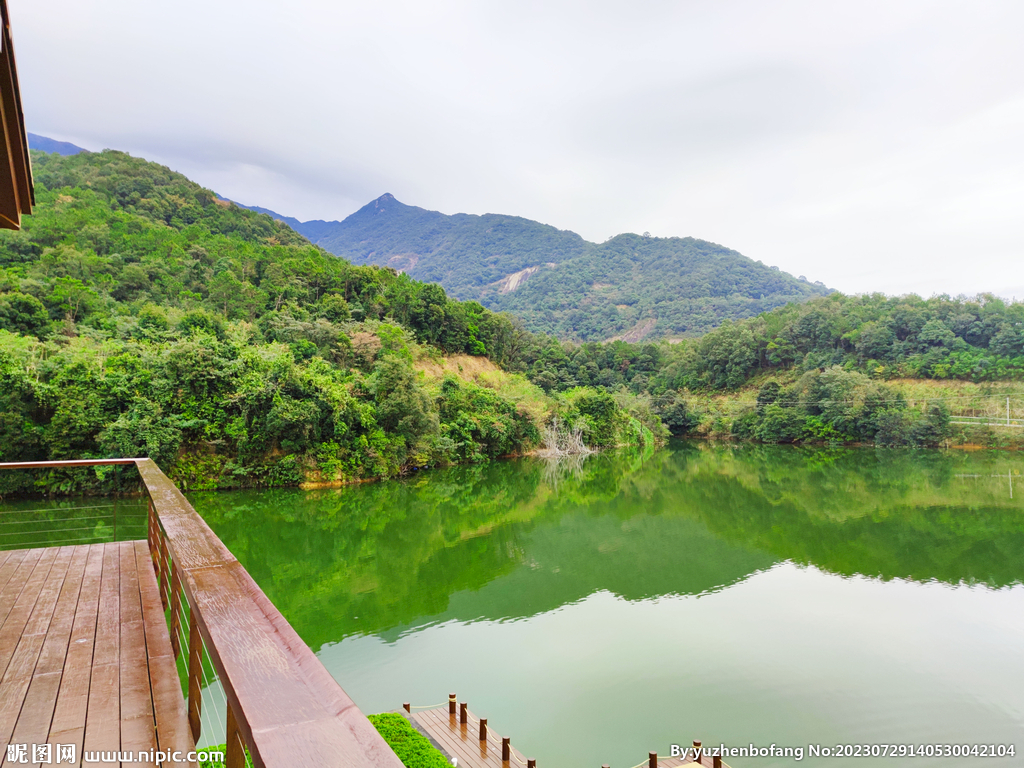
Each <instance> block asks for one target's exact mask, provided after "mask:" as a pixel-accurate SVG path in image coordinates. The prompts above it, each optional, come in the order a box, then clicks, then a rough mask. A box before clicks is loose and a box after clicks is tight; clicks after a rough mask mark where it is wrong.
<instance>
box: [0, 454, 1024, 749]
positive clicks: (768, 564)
mask: <svg viewBox="0 0 1024 768" xmlns="http://www.w3.org/2000/svg"><path fill="white" fill-rule="evenodd" d="M1022 470H1024V456H1021V455H1019V454H1016V453H1009V452H975V453H967V452H959V451H954V452H939V451H910V450H901V451H877V450H873V449H815V448H793V447H781V446H780V447H766V446H738V447H737V446H732V447H730V446H716V445H709V444H703V443H701V444H692V443H673V444H671V445H670V446H669V447H667V448H665V449H662V450H658V451H648V452H646V453H631V452H619V453H605V454H599V455H594V456H591V457H589V458H588V459H587V460H586V461H584V462H582V463H575V464H573V463H568V464H566V463H563V464H550V463H547V462H545V461H542V460H539V459H521V460H516V461H504V462H496V463H492V464H487V465H482V466H468V467H456V468H453V469H447V470H431V471H428V472H423V473H420V474H416V475H413V476H412V477H409V478H407V479H404V480H400V481H391V482H382V483H369V484H363V485H357V486H350V487H346V488H341V489H331V490H318V491H302V490H298V489H285V490H269V491H238V492H221V493H193V494H189V497H190V499H191V501H192V503H193V504H194V505H195V507H196V509H197V510H198V511H199V512H200V513H201V514H202V515H203V516H204V517H205V518H206V520H207V521H208V522H209V523H210V525H211V526H212V527H213V529H214V530H215V531H216V532H217V534H218V535H219V536H220V537H221V538H222V539H223V540H224V542H225V543H226V544H227V546H228V547H229V548H230V549H231V551H232V552H234V553H235V555H236V556H237V557H238V558H239V560H241V562H242V563H243V564H244V565H245V567H246V568H247V569H248V570H249V572H250V573H251V574H252V575H253V577H254V578H255V579H256V581H257V582H258V583H259V584H260V586H262V588H263V589H264V590H265V591H266V593H267V594H268V595H269V597H270V598H271V599H272V600H273V601H274V603H275V604H276V605H277V606H278V607H279V608H280V609H281V611H282V612H283V613H284V615H285V616H286V617H287V618H288V620H289V621H290V622H291V623H292V624H293V626H294V627H295V628H296V630H297V631H298V632H299V634H300V635H301V636H302V637H303V639H304V640H305V641H306V642H307V643H309V645H310V646H311V647H312V648H313V649H314V650H315V651H316V652H317V653H318V655H319V657H320V659H321V660H322V661H323V663H324V664H325V665H326V666H327V668H328V670H330V672H331V673H332V674H333V675H334V676H335V677H336V678H337V680H338V681H339V682H340V683H341V685H342V687H344V689H345V690H346V691H347V692H348V694H349V695H350V696H351V697H352V698H353V699H354V700H355V701H356V703H357V704H358V705H359V707H360V708H361V709H362V710H363V711H364V712H367V713H370V712H380V711H385V710H394V709H397V708H399V707H400V706H401V703H402V702H403V701H410V702H412V703H413V704H414V705H427V704H436V703H441V702H445V701H446V700H447V695H448V693H449V692H452V691H454V692H456V693H458V695H459V697H460V699H462V700H465V701H468V703H469V706H470V709H471V710H473V711H474V712H475V713H477V714H478V715H481V716H483V717H487V718H488V719H489V722H490V724H491V726H492V727H493V728H494V729H495V730H496V731H497V732H498V733H500V734H502V735H510V736H511V737H512V742H513V744H514V745H516V746H517V747H518V748H519V749H521V750H522V751H523V752H525V753H526V754H527V755H529V756H533V757H536V758H537V760H538V765H539V766H540V768H574V767H575V766H580V767H581V768H582V767H592V768H598V766H600V765H601V764H602V763H609V764H610V765H611V766H612V768H630V767H631V766H635V765H636V764H637V763H639V762H641V761H642V760H645V756H646V755H647V752H648V751H649V750H657V751H658V752H659V753H660V754H669V752H670V749H671V745H672V744H680V745H684V746H685V745H686V744H689V743H690V742H691V741H692V740H693V739H694V738H699V739H702V740H703V742H704V744H705V746H708V745H712V744H714V745H718V744H721V743H725V744H726V745H730V746H734V747H740V746H746V747H748V748H749V746H750V745H751V744H754V745H756V746H758V747H769V746H770V745H772V744H775V745H776V746H777V747H786V746H788V747H794V748H797V747H802V748H803V750H804V754H805V757H804V759H803V760H802V761H799V762H798V761H795V760H794V759H793V758H791V757H790V758H785V757H784V758H760V757H759V758H744V757H728V758H727V759H726V762H727V763H729V764H731V765H732V766H733V768H744V766H787V765H809V766H861V765H913V766H938V765H1004V766H1021V765H1024V474H1022ZM0 507H2V509H0V511H2V512H3V513H4V514H3V515H2V516H0V523H2V529H0V536H2V537H3V538H2V541H0V545H3V546H4V547H6V548H9V547H10V546H28V545H36V546H41V545H43V544H45V543H57V542H58V540H60V541H63V540H65V539H68V538H71V537H73V538H75V543H78V542H79V541H80V542H83V543H84V542H86V541H104V540H111V539H112V538H114V537H115V536H116V538H121V539H123V538H135V537H138V536H144V534H145V522H144V521H145V517H144V515H145V505H144V504H143V503H142V502H141V501H140V500H138V499H127V500H104V499H99V500H95V499H93V500H88V499H87V500H60V501H39V500H34V501H32V500H25V501H15V500H10V499H8V500H6V501H5V502H4V503H3V504H2V505H0ZM115 529H116V531H115ZM214 685H216V684H214ZM219 698H220V699H222V698H223V696H222V694H221V695H220V697H219ZM205 701H206V703H205V704H204V716H207V717H208V720H209V722H208V723H207V725H208V726H209V728H208V729H207V730H209V733H206V732H205V731H204V736H203V739H202V741H203V742H204V743H205V742H206V741H207V740H208V739H212V740H213V742H218V741H221V740H222V738H223V737H222V736H221V735H220V734H222V733H223V728H222V727H221V724H222V722H223V712H221V711H219V710H221V709H222V708H223V706H222V702H221V703H218V701H219V699H218V696H217V695H216V692H214V694H213V695H211V696H210V697H208V698H206V699H205ZM207 710H209V712H207ZM204 722H205V721H204ZM812 744H821V745H823V746H825V747H834V746H835V745H837V744H861V745H864V744H867V745H872V744H900V745H913V746H914V747H915V749H916V747H917V746H919V745H925V744H967V745H974V744H979V745H982V744H984V745H994V746H996V747H997V748H998V746H999V745H1003V746H1006V745H1011V744H1012V745H1014V748H1015V751H1016V756H1015V757H1012V758H1003V759H995V760H982V759H980V758H974V759H967V760H963V759H929V758H914V759H906V758H904V759H895V760H882V759H869V760H864V759H856V758H838V759H837V758H828V759H826V758H823V757H818V758H815V757H810V756H808V754H807V751H808V746H809V745H812Z"/></svg>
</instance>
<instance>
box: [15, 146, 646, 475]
mask: <svg viewBox="0 0 1024 768" xmlns="http://www.w3.org/2000/svg"><path fill="white" fill-rule="evenodd" d="M33 163H34V170H35V178H36V193H37V199H38V206H37V208H36V210H35V212H34V214H33V215H32V216H31V217H28V218H27V219H26V220H25V225H24V229H23V230H22V231H20V232H3V233H2V234H0V381H2V387H0V460H2V461H16V460H33V459H35V460H38V459H65V458H82V457H97V456H111V455H121V456H137V455H149V456H151V457H153V458H154V459H156V460H157V461H158V462H159V463H160V464H161V466H163V467H164V468H165V469H167V470H168V471H170V472H171V474H172V476H173V477H174V478H175V479H176V480H178V481H179V482H180V483H181V484H182V485H183V486H185V487H224V486H232V485H267V484H269V485H280V484H294V483H298V482H301V481H304V480H305V481H308V480H320V481H337V480H350V479H355V478H362V477H386V476H391V475H395V474H398V473H401V472H404V471H407V470H409V469H410V468H413V467H420V466H432V465H436V464H445V463H452V462H460V461H473V460H480V459H484V458H487V457H491V456H499V455H506V454H514V453H520V452H523V451H527V450H531V449H532V448H534V447H536V446H537V444H538V440H539V432H538V430H539V428H540V427H543V426H544V421H545V420H546V419H548V418H552V417H555V416H557V417H558V418H559V419H561V420H562V422H563V423H573V424H575V423H580V424H582V425H584V427H585V430H586V432H587V435H588V442H589V443H590V444H591V445H592V446H595V447H599V446H601V445H614V444H620V443H628V442H635V441H645V440H646V441H651V440H653V439H655V435H656V433H660V431H661V427H660V425H659V423H658V421H657V418H656V417H655V416H653V415H652V414H651V413H650V411H649V409H637V408H635V407H633V406H632V405H631V404H630V397H628V396H625V395H621V394H620V396H619V397H617V398H616V397H613V396H612V394H610V393H609V392H608V391H606V390H598V389H587V388H575V389H573V390H572V391H566V392H563V393H554V394H553V395H549V394H545V393H544V392H543V391H542V390H541V389H540V388H538V387H536V386H535V385H532V384H529V382H526V381H525V379H523V380H521V381H513V380H511V379H509V378H506V379H505V380H504V381H505V383H506V384H509V383H510V384H511V385H514V386H512V389H514V390H515V392H516V393H517V394H516V398H515V399H510V398H509V397H505V396H504V395H503V394H502V393H501V392H500V391H498V390H497V389H495V388H487V387H482V386H480V385H478V384H476V383H474V382H473V381H469V380H466V379H464V378H460V377H458V376H457V375H445V376H443V377H441V378H435V379H430V378H429V377H426V376H424V375H423V374H422V372H421V370H420V368H422V366H423V364H424V363H428V362H430V361H431V360H436V359H440V358H442V357H443V356H445V355H454V354H465V355H474V356H483V355H487V356H489V357H490V358H491V359H492V360H493V361H494V362H496V363H498V364H501V365H505V366H507V367H509V368H513V367H515V366H514V363H515V361H516V360H517V359H518V358H519V356H520V355H521V350H522V347H523V345H524V344H525V343H526V342H527V341H528V339H529V337H528V335H527V334H525V333H524V332H523V331H522V329H521V328H518V327H517V326H516V324H515V323H514V322H513V321H512V320H511V319H510V318H508V317H506V316H502V315H497V314H494V313H492V312H490V311H488V310H486V309H485V308H484V307H482V306H481V305H480V304H477V303H474V302H457V301H452V300H450V299H448V297H447V296H446V295H445V292H444V290H443V289H442V288H441V287H440V286H437V285H433V284H426V283H419V282H416V281H414V280H412V279H411V278H409V277H408V276H407V275H400V274H398V273H396V272H395V271H394V270H391V269H382V268H379V267H369V266H354V265H352V264H349V263H347V262H345V261H343V260H340V259H337V258H335V257H333V256H332V255H330V254H328V253H326V252H325V251H323V250H322V249H320V248H318V247H315V246H312V245H310V244H309V243H308V241H306V239H305V238H303V237H302V236H301V235H299V234H297V233H296V232H294V231H293V230H291V229H290V228H289V227H287V226H285V225H283V224H281V223H278V222H275V221H273V220H272V219H271V218H270V217H268V216H265V215H260V214H256V213H253V212H250V211H246V210H242V209H240V208H238V207H237V206H234V205H231V204H230V203H225V202H223V201H220V200H218V199H217V197H216V196H215V195H214V194H213V193H212V192H209V191H208V190H205V189H203V188H201V187H199V186H198V185H196V184H194V183H192V182H190V181H188V180H187V179H186V178H184V177H183V176H181V175H179V174H176V173H173V172H171V171H169V170H168V169H166V168H163V167H162V166H158V165H156V164H153V163H148V162H145V161H143V160H139V159H136V158H131V157H129V156H128V155H125V154H123V153H119V152H111V151H107V152H103V153H80V154H77V155H74V156H68V157H61V156H59V155H55V154H41V153H35V154H34V155H33ZM519 378H520V379H522V377H519ZM526 400H528V401H530V402H524V401H526ZM632 400H634V401H635V400H636V398H632ZM628 410H632V411H633V412H627V411H628ZM4 477H5V484H6V485H5V490H6V491H8V492H9V491H11V490H15V489H19V488H20V489H22V490H25V489H27V488H26V487H25V486H24V484H25V483H27V482H28V478H27V477H21V476H14V475H10V474H5V476H4ZM40 482H42V483H43V484H44V485H45V486H48V487H50V488H53V487H55V484H57V485H59V483H60V482H65V481H63V480H62V481H57V480H47V479H43V480H41V481H40ZM66 482H67V483H69V484H70V485H69V486H68V487H67V488H66V489H68V490H70V489H72V488H74V487H76V484H79V483H82V482H91V480H88V478H86V479H83V478H82V477H74V478H71V479H69V480H67V481H66ZM19 484H21V485H19Z"/></svg>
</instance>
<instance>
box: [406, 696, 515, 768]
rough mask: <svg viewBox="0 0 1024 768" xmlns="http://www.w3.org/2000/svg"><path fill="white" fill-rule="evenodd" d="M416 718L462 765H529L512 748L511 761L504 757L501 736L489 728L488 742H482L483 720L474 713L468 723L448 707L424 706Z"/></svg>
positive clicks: (474, 767)
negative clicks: (427, 707) (432, 707)
mask: <svg viewBox="0 0 1024 768" xmlns="http://www.w3.org/2000/svg"><path fill="white" fill-rule="evenodd" d="M410 717H411V719H412V721H413V722H414V723H415V724H416V725H418V726H419V727H420V728H422V729H423V730H424V731H425V732H427V733H428V734H430V737H431V738H432V739H433V740H434V741H436V742H437V743H438V744H439V745H441V749H443V750H444V751H445V752H447V753H448V756H449V757H450V758H452V757H454V758H457V759H458V761H459V763H458V764H459V768H510V766H526V762H527V761H526V758H525V757H524V756H523V754H522V752H520V751H519V750H517V749H516V748H515V747H510V750H509V752H510V754H509V761H508V762H507V763H506V762H502V760H501V736H499V735H498V734H496V733H494V731H492V730H491V729H488V730H487V741H480V720H479V718H477V717H475V716H474V715H473V714H472V713H469V715H468V718H467V720H468V722H467V723H466V724H460V723H459V717H458V715H449V714H448V709H447V707H440V708H437V709H423V710H420V711H418V712H414V713H412V715H410Z"/></svg>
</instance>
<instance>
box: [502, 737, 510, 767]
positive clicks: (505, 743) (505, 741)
mask: <svg viewBox="0 0 1024 768" xmlns="http://www.w3.org/2000/svg"><path fill="white" fill-rule="evenodd" d="M511 741H512V739H511V738H509V737H508V736H502V737H501V762H503V763H507V762H508V761H509V760H510V759H511V757H510V755H511V752H512V745H511V743H510V742H511Z"/></svg>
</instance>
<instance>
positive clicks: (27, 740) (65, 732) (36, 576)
mask: <svg viewBox="0 0 1024 768" xmlns="http://www.w3.org/2000/svg"><path fill="white" fill-rule="evenodd" d="M9 743H10V744H26V745H28V750H27V756H28V758H29V760H31V759H32V746H31V745H33V744H52V745H54V746H53V747H51V762H52V763H54V764H56V762H57V752H56V750H57V747H56V745H57V744H62V745H68V744H72V745H74V746H75V759H76V764H81V763H82V762H83V757H84V755H83V750H88V751H100V752H112V751H121V752H126V751H128V750H131V751H133V752H136V753H137V752H139V751H143V750H145V751H147V752H148V751H149V750H162V751H168V752H170V751H180V752H184V753H187V752H190V751H192V750H193V749H194V745H193V743H192V738H191V734H190V732H189V729H188V720H187V717H186V710H185V701H184V698H183V696H182V693H181V685H180V683H179V682H178V673H177V668H176V666H175V661H174V654H173V652H172V650H171V643H170V637H169V635H168V632H167V629H166V625H165V622H164V612H163V608H162V606H161V605H160V595H159V590H158V587H157V581H156V575H155V574H154V571H153V565H152V561H151V560H150V557H149V548H148V546H147V544H146V542H144V541H134V542H133V541H126V542H119V543H111V544H90V545H85V546H74V547H52V548H46V549H28V550H14V551H9V552H0V750H2V751H0V766H4V765H6V764H7V750H6V749H4V747H6V745H7V744H9ZM125 764H126V765H127V764H128V763H125ZM165 765H170V763H165ZM179 765H184V763H179Z"/></svg>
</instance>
